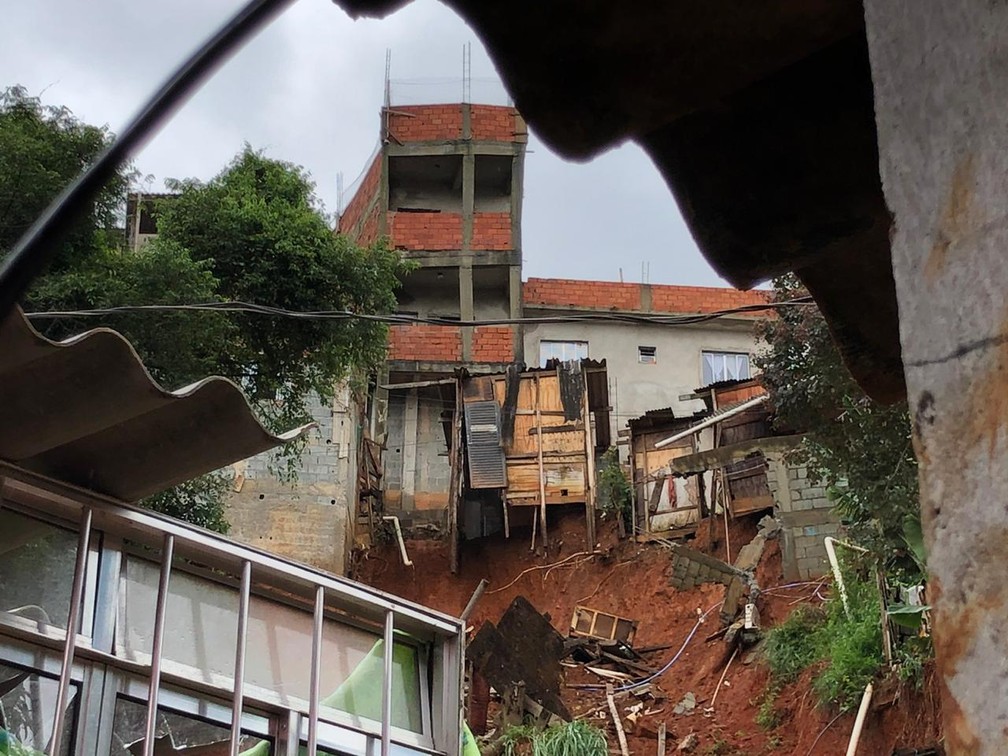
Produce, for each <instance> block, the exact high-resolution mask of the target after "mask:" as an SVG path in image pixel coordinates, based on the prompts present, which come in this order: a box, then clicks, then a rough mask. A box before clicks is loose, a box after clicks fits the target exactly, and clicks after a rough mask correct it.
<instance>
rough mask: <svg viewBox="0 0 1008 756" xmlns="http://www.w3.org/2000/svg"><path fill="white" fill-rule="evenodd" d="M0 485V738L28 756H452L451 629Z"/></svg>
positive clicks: (17, 482) (330, 579) (456, 643)
mask: <svg viewBox="0 0 1008 756" xmlns="http://www.w3.org/2000/svg"><path fill="white" fill-rule="evenodd" d="M0 480H2V485H0V497H2V498H0V501H2V504H0V527H2V528H3V531H4V533H5V534H6V536H7V538H6V542H7V543H6V545H5V546H0V553H2V554H3V555H4V559H3V560H0V727H2V729H3V730H5V731H6V734H7V735H9V736H10V737H13V738H14V739H16V740H18V741H19V742H20V743H21V745H22V747H24V748H27V749H34V750H35V751H37V752H39V753H43V752H44V753H47V754H88V755H90V754H97V753H101V754H106V753H107V754H115V755H116V756H119V754H122V755H123V756H126V755H127V754H129V755H136V756H153V755H154V754H156V753H161V752H162V748H165V747H166V746H169V747H170V748H174V749H177V751H178V752H179V753H182V754H184V753H185V752H186V750H187V749H188V748H196V747H199V748H200V749H201V750H199V751H198V753H200V754H201V756H202V755H203V754H211V753H213V754H217V753H219V754H222V755H223V754H228V755H229V756H237V755H238V754H248V756H267V754H273V755H275V756H293V755H294V754H300V753H308V754H315V753H326V754H360V755H361V756H364V754H369V755H370V754H377V753H381V754H383V755H388V754H453V755H454V754H457V753H458V750H459V735H460V734H459V724H460V713H459V712H460V684H461V682H460V681H461V664H462V661H461V654H462V650H463V649H462V643H463V635H462V632H463V628H462V624H461V621H460V620H457V619H454V618H452V617H448V616H446V615H442V614H439V613H437V612H434V611H431V610H428V609H425V608H423V607H420V606H417V605H413V604H410V603H408V602H404V601H401V600H399V599H396V598H394V597H392V596H389V595H386V594H383V593H381V592H379V591H376V590H373V589H371V588H368V587H367V586H363V585H359V584H356V583H353V582H352V581H349V580H346V579H343V578H340V577H336V576H333V575H329V574H326V573H324V572H321V571H318V570H315V569H313V568H310V567H307V566H304V565H300V564H297V563H294V562H291V561H288V560H285V559H281V558H279V557H276V556H273V555H270V554H267V553H265V552H262V551H259V550H256V549H253V548H250V547H248V546H244V545H241V544H238V543H236V542H234V541H231V540H229V539H227V538H225V537H223V536H219V535H217V534H214V533H210V532H208V531H204V530H202V529H200V528H196V527H193V526H190V525H188V524H186V523H182V522H178V521H175V520H172V519H169V518H166V517H162V516H159V515H157V514H154V513H151V512H148V511H145V510H142V509H139V508H136V507H130V506H125V505H122V504H119V503H117V502H114V501H111V500H108V499H105V498H103V497H99V496H96V495H94V494H91V493H88V492H85V491H81V490H79V489H75V488H72V487H69V486H66V485H63V484H60V483H58V482H55V481H52V480H48V479H45V478H42V477H40V476H37V475H34V474H31V473H27V472H25V471H23V470H20V469H18V468H14V467H9V466H0ZM68 629H70V630H71V632H67V630H68ZM165 738H168V743H165V742H164V739H165ZM26 752H28V753H31V750H28V751H26Z"/></svg>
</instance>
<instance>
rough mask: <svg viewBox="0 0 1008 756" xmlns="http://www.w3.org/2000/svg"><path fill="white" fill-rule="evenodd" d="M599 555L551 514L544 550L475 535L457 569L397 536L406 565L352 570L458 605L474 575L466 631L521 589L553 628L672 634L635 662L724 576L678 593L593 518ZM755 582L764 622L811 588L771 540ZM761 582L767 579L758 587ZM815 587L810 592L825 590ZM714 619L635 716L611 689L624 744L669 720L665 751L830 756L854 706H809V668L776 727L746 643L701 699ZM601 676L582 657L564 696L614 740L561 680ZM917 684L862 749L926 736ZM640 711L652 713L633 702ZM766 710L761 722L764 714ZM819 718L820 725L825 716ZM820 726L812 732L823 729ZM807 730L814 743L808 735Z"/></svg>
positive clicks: (647, 749) (739, 528) (789, 691)
mask: <svg viewBox="0 0 1008 756" xmlns="http://www.w3.org/2000/svg"><path fill="white" fill-rule="evenodd" d="M599 532H600V538H599V540H600V544H599V545H598V547H597V548H596V549H595V550H597V551H602V552H603V554H602V555H596V556H588V555H586V554H585V553H583V552H590V551H592V549H591V548H589V547H588V546H587V544H586V543H585V540H584V520H583V516H582V515H580V514H579V513H570V514H567V515H562V516H560V517H558V518H557V521H556V522H555V523H554V522H551V526H550V539H551V547H550V550H549V553H548V554H537V553H535V552H532V551H530V549H529V543H530V540H531V538H530V533H528V532H525V531H520V532H512V538H511V539H510V540H504V539H503V538H493V539H483V540H481V541H476V542H470V543H467V544H465V546H464V548H463V552H462V554H463V556H462V565H461V569H460V572H459V574H458V575H454V576H453V575H452V574H451V573H450V571H449V569H448V557H447V549H446V547H445V544H444V543H443V542H440V541H412V542H409V543H407V549H408V551H409V556H410V559H411V560H412V561H413V562H414V567H412V568H406V567H404V566H403V565H402V563H401V562H400V560H399V556H398V551H397V550H396V548H395V547H393V546H392V545H387V546H381V547H377V548H375V549H372V550H371V552H370V553H369V554H368V555H367V557H365V558H362V559H361V560H359V561H358V563H357V566H356V572H355V575H354V577H355V578H356V579H358V580H361V581H362V582H365V583H368V584H370V585H373V586H375V587H377V588H380V589H381V590H384V591H387V592H389V593H393V594H395V595H398V596H402V597H403V598H407V599H410V600H413V601H417V602H419V603H422V604H426V605H428V606H431V607H433V608H435V609H439V610H441V611H444V612H447V613H449V614H454V615H458V614H459V613H460V612H461V611H462V608H463V607H464V606H465V604H466V602H467V601H468V599H469V597H470V595H471V594H472V592H473V590H474V589H475V588H476V586H477V585H478V584H479V582H480V580H481V579H483V578H486V579H488V580H489V581H490V586H489V588H488V589H487V592H486V593H485V594H484V596H483V598H482V599H481V600H480V602H479V604H478V605H477V607H476V611H475V613H474V614H473V617H472V620H471V624H472V625H473V627H475V628H478V627H479V626H480V625H481V624H482V623H483V622H484V621H492V622H497V621H498V620H499V619H500V617H501V615H502V614H503V613H504V611H505V610H506V609H507V607H508V606H509V605H510V603H511V602H512V600H514V598H515V597H516V596H518V595H522V596H525V597H526V598H527V599H528V600H529V601H530V602H531V603H532V604H533V605H534V606H535V607H536V608H537V609H538V610H539V611H541V612H544V613H548V614H549V615H550V617H551V620H552V623H553V625H554V627H556V628H557V630H558V631H560V632H561V633H562V634H563V635H566V634H567V632H568V629H569V623H570V619H571V614H572V612H573V609H574V606H575V605H576V604H585V605H588V606H591V607H593V608H595V609H599V610H601V611H604V612H608V613H611V614H616V615H620V616H623V617H629V618H633V619H636V620H638V622H639V625H638V631H637V635H636V638H635V640H634V646H636V647H648V646H662V645H671V646H672V647H671V648H668V649H664V650H661V651H658V652H655V653H652V654H650V655H648V656H647V657H646V662H647V664H649V665H650V666H652V667H654V668H659V667H662V666H664V665H665V664H666V663H667V662H668V661H669V660H670V659H672V657H673V656H674V655H675V654H676V653H677V652H678V651H679V649H680V646H681V644H682V643H683V641H684V640H685V639H686V637H687V635H688V634H689V633H690V631H691V630H692V629H693V628H694V626H695V625H696V623H697V618H698V615H699V614H701V613H704V612H706V611H707V610H709V609H711V608H714V607H717V606H718V605H719V604H720V602H721V600H722V598H723V596H724V587H723V586H721V585H717V584H710V585H703V586H699V587H697V588H694V589H691V590H688V591H677V590H676V589H674V588H672V587H671V586H670V585H669V574H668V569H669V565H670V558H669V552H668V551H666V550H665V549H663V548H662V547H661V546H659V545H646V546H645V545H638V544H634V543H631V542H627V541H623V542H620V541H618V539H617V538H616V536H615V530H614V528H612V527H610V526H609V525H607V524H605V523H603V524H602V526H601V527H600V528H599ZM710 532H711V531H710V530H709V529H708V528H707V525H706V524H701V528H700V531H699V532H698V538H697V539H696V541H694V543H693V544H692V545H693V546H694V547H695V548H703V549H704V550H706V551H708V552H714V553H715V554H717V555H719V556H721V557H722V558H723V557H724V543H723V541H724V538H723V524H721V523H718V530H717V531H715V532H716V533H718V535H717V536H715V537H714V538H710ZM754 533H755V524H754V523H746V522H740V523H738V524H734V523H733V525H732V528H731V532H730V534H729V536H730V538H731V539H732V553H733V554H736V553H737V551H738V549H739V548H740V547H741V546H742V545H744V543H745V541H746V540H747V539H748V538H751V537H752V535H753V534H754ZM756 577H757V580H758V582H759V585H760V587H761V589H763V590H764V591H767V590H769V592H768V593H765V594H764V596H763V597H762V599H761V603H760V605H759V609H760V615H761V619H762V623H763V625H764V627H767V626H772V625H775V624H777V623H779V622H782V621H783V620H784V619H786V617H787V616H788V614H790V612H791V611H793V610H794V608H795V607H796V606H798V605H799V604H800V603H802V602H803V601H818V599H817V598H816V596H815V592H816V588H817V586H814V585H799V586H793V587H780V585H781V569H780V551H779V548H778V547H777V542H776V541H775V540H771V541H769V542H768V547H767V549H766V550H765V551H764V554H763V558H762V560H761V562H760V565H759V567H758V569H757V573H756ZM771 589H772V590H771ZM827 590H828V584H827V585H826V586H824V587H822V588H821V589H820V591H819V592H820V594H824V593H826V592H827ZM719 628H720V623H719V621H718V618H717V611H714V612H711V613H710V614H709V615H708V617H707V619H706V621H705V622H704V623H702V624H701V626H700V627H699V629H698V630H697V632H696V633H695V635H694V637H693V639H692V640H691V641H690V642H689V643H688V644H687V645H686V647H685V648H684V649H683V651H682V653H681V655H680V656H679V658H678V659H677V660H676V661H675V663H674V664H673V665H672V666H671V667H670V668H669V669H668V671H667V672H665V673H664V674H663V675H661V676H660V677H659V678H657V679H656V680H655V681H654V683H653V685H652V690H651V692H652V694H653V696H654V698H646V699H644V700H643V703H644V706H643V707H642V708H641V710H640V712H638V713H637V715H635V716H629V714H630V712H629V710H630V709H631V707H633V706H634V705H635V704H637V703H638V699H637V698H636V697H634V696H627V697H624V698H622V699H620V700H618V702H617V703H618V706H619V709H620V713H621V716H623V722H624V726H625V727H626V730H627V737H628V741H629V746H630V751H631V752H632V753H633V754H635V755H636V756H646V755H648V754H654V753H656V751H657V732H658V728H659V725H660V723H661V722H664V723H665V724H666V727H667V731H668V744H669V751H668V752H669V753H674V752H675V748H676V744H677V743H678V742H679V741H680V740H681V739H682V738H684V737H686V736H687V735H689V734H690V733H691V732H692V733H696V735H697V736H698V744H697V746H696V748H695V749H694V751H693V752H694V753H697V754H761V753H774V754H794V755H795V756H806V754H824V755H825V754H837V753H843V752H844V751H845V750H846V746H847V740H848V738H849V736H850V732H851V728H852V726H853V720H854V717H853V715H852V714H848V715H844V716H841V717H839V718H836V712H835V711H830V710H829V709H828V708H824V707H821V706H818V705H817V702H816V698H815V694H814V693H813V692H812V690H811V677H812V671H807V672H806V673H805V674H804V675H803V676H802V677H801V678H800V679H799V680H798V681H796V682H795V683H793V684H791V685H788V686H786V687H785V688H784V689H783V690H782V691H781V692H780V693H779V694H778V695H777V697H776V703H775V704H774V707H773V712H774V715H773V719H774V720H775V721H776V723H777V724H776V726H774V727H772V728H770V729H767V728H766V727H764V726H761V725H760V724H758V723H757V717H758V715H759V712H760V706H761V704H763V702H764V699H765V694H766V690H767V686H768V683H769V674H768V671H767V669H766V667H765V666H764V665H763V664H762V663H761V662H760V660H759V654H758V652H755V653H753V652H740V653H739V654H738V655H736V657H735V658H734V660H733V661H732V663H731V665H730V667H729V669H728V672H727V674H726V675H725V678H724V683H723V684H722V685H721V687H720V690H719V692H718V693H717V699H716V701H714V703H713V706H712V699H713V698H714V694H715V691H716V690H718V687H717V686H718V680H719V678H720V677H721V674H722V672H723V671H724V669H725V665H726V664H727V663H728V660H729V657H730V655H731V649H730V648H728V647H727V646H726V645H725V644H724V643H723V642H722V641H720V640H712V641H707V640H706V638H707V637H708V636H709V635H711V634H712V633H714V632H715V631H716V630H718V629H719ZM601 682H602V680H601V679H600V678H599V677H597V676H595V675H593V674H592V673H590V672H587V671H585V670H584V669H581V668H570V669H568V670H567V674H566V681H565V687H564V689H563V690H562V691H561V694H562V697H563V700H564V702H565V703H566V704H567V706H568V708H569V709H570V710H571V712H572V713H573V714H574V715H575V716H583V715H587V716H588V717H589V718H590V719H591V721H593V722H594V723H595V724H596V725H598V726H599V727H601V728H603V729H605V730H606V731H607V733H608V735H609V738H610V744H611V745H612V746H613V747H614V748H616V752H618V747H617V746H616V737H615V731H614V728H613V726H612V722H611V719H610V718H609V715H608V710H607V709H606V707H605V695H604V693H603V692H602V691H600V690H599V691H594V690H583V689H580V688H573V687H566V686H570V685H586V684H599V683H601ZM933 683H934V681H933V675H930V676H929V684H928V685H926V686H925V689H924V690H923V691H921V692H917V691H913V690H909V689H904V690H902V691H900V693H901V695H900V696H899V698H898V700H897V702H896V703H895V705H892V706H889V707H887V708H885V709H883V710H881V711H878V712H873V713H872V714H871V715H870V717H869V719H868V721H867V723H866V726H865V732H864V736H863V737H862V740H861V747H860V748H859V750H858V753H859V754H860V755H861V756H869V755H875V754H877V755H878V756H889V755H890V754H892V753H893V750H894V749H896V748H913V747H923V746H927V745H932V744H934V743H935V742H937V741H938V739H939V733H940V718H941V717H940V708H939V704H938V700H937V694H936V692H935V691H936V690H937V688H936V687H935V685H934V684H933ZM687 693H692V694H693V696H694V698H695V699H696V708H695V709H694V710H693V712H692V713H690V714H676V713H674V711H673V710H674V708H675V706H676V704H677V703H679V702H680V701H681V700H682V699H683V698H684V697H685V696H686V694H687ZM648 711H650V712H651V713H646V712H648ZM767 713H768V712H767V710H766V709H765V708H764V716H763V717H762V718H760V719H761V721H763V722H764V723H766V722H767V716H766V715H767ZM827 725H829V727H827ZM824 730H825V732H824ZM817 738H818V740H817Z"/></svg>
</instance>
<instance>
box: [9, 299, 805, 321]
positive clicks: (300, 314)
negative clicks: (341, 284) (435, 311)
mask: <svg viewBox="0 0 1008 756" xmlns="http://www.w3.org/2000/svg"><path fill="white" fill-rule="evenodd" d="M812 303H813V302H812V298H811V297H798V298H796V299H790V300H786V301H784V302H768V303H767V304H765V305H763V304H760V305H745V306H743V307H734V308H731V309H727V310H716V311H714V312H708V313H699V314H696V315H663V314H660V313H618V312H577V311H572V312H569V313H567V314H565V315H546V316H540V317H523V318H486V319H481V320H466V321H462V320H457V319H454V318H442V317H436V316H418V315H397V314H389V315H374V314H370V313H362V312H352V311H350V310H310V311H303V310H287V309H284V308H281V307H269V306H267V305H258V304H252V303H250V302H204V303H200V304H179V305H124V306H122V307H104V308H94V309H82V310H57V311H47V312H28V313H25V315H26V316H27V317H28V318H30V319H31V320H54V319H60V318H89V317H91V318H93V317H107V316H110V315H127V314H137V313H147V312H224V313H242V314H253V315H265V316H271V317H284V318H291V319H295V320H309V321H327V320H335V321H340V320H365V321H371V322H377V323H388V324H392V325H418V324H422V325H433V326H442V327H450V328H459V327H460V326H466V327H474V326H495V325H541V324H548V323H599V322H601V323H625V324H629V325H668V326H682V325H694V324H697V323H705V322H708V321H711V320H717V319H718V318H723V317H728V316H731V315H741V314H747V313H755V312H763V311H767V310H780V309H786V308H789V307H794V306H801V305H807V304H812Z"/></svg>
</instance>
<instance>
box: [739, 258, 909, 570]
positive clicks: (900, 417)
mask: <svg viewBox="0 0 1008 756" xmlns="http://www.w3.org/2000/svg"><path fill="white" fill-rule="evenodd" d="M807 294H808V292H807V291H805V290H804V289H803V288H802V286H801V285H800V284H799V283H798V281H797V279H796V278H795V277H794V276H786V277H783V278H781V279H778V280H777V281H775V282H774V292H773V298H774V300H775V301H785V300H789V299H793V298H795V297H797V296H804V295H807ZM761 328H762V334H761V335H762V336H763V338H764V339H766V341H767V343H768V345H769V349H768V350H767V351H766V352H765V353H763V354H761V355H760V356H759V357H757V360H756V362H757V365H758V366H759V367H760V369H761V370H762V371H763V380H764V382H765V385H766V386H767V390H768V391H769V392H770V395H771V398H772V400H773V403H774V407H775V408H776V412H777V423H778V424H779V425H783V426H785V427H788V428H792V429H797V430H803V431H807V432H808V435H807V436H806V440H805V443H804V444H803V446H802V448H801V449H800V450H799V451H798V452H797V456H798V457H799V458H800V461H802V462H803V463H804V464H806V465H807V466H808V467H809V471H810V474H811V475H813V476H814V477H815V478H817V479H818V480H820V481H822V482H824V483H825V484H826V485H827V486H828V487H829V490H830V493H831V495H832V497H833V499H834V501H835V504H836V507H837V510H838V512H839V513H840V515H841V516H842V517H843V518H844V520H845V522H846V523H847V529H848V532H849V533H850V534H851V537H852V538H854V539H855V540H856V541H857V542H858V543H860V544H862V545H864V546H866V547H867V548H869V549H870V551H871V552H872V554H873V555H874V556H875V557H876V559H878V560H879V561H880V562H881V563H883V564H884V565H885V566H886V567H888V568H889V569H896V570H897V571H903V572H906V573H909V574H910V575H912V576H913V575H919V574H920V573H921V572H922V566H921V565H920V564H919V559H918V558H917V556H916V555H915V552H916V551H918V550H917V549H916V548H913V547H912V544H913V537H912V536H911V543H910V544H908V542H907V535H908V534H909V533H913V532H914V531H916V532H917V533H919V531H920V528H919V523H920V502H919V494H918V489H917V460H916V458H915V457H914V453H913V447H912V445H911V441H910V417H909V413H908V411H907V408H906V405H905V404H903V403H899V404H896V405H893V406H891V407H886V406H882V405H880V404H878V403H876V402H874V401H872V400H871V399H869V398H868V397H867V396H866V395H865V393H864V392H863V391H862V390H861V388H860V387H859V386H858V385H857V384H856V383H855V382H854V380H853V379H852V378H851V376H850V373H848V371H847V369H846V367H844V365H843V362H842V361H841V358H840V353H839V352H838V350H837V348H836V346H835V344H834V343H833V340H832V338H831V337H830V333H829V329H828V327H827V325H826V321H825V319H824V318H823V317H822V315H821V314H820V312H819V310H818V309H817V308H816V307H814V306H808V307H789V308H782V309H780V310H778V312H777V317H776V318H773V319H771V320H767V321H766V322H765V323H764V324H763V325H762V326H761Z"/></svg>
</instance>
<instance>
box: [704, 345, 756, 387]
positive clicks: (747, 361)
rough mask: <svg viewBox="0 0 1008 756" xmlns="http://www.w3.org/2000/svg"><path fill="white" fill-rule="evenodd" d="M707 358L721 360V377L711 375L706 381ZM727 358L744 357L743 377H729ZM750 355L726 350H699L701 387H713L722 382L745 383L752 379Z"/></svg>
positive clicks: (744, 352) (749, 353)
mask: <svg viewBox="0 0 1008 756" xmlns="http://www.w3.org/2000/svg"><path fill="white" fill-rule="evenodd" d="M708 356H717V357H719V358H721V360H722V365H721V367H722V369H723V371H724V375H723V377H718V376H717V374H716V373H712V375H711V377H710V379H709V380H708V378H707V375H706V372H707V358H708ZM728 357H735V358H738V357H745V367H746V369H745V372H746V375H745V376H729V375H728V370H727V367H728V365H727V360H726V358H728ZM752 376H753V372H752V353H751V352H746V351H732V350H728V349H701V350H700V385H701V386H703V387H706V386H710V385H713V384H715V383H721V382H723V381H746V380H749V379H750V378H752Z"/></svg>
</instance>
